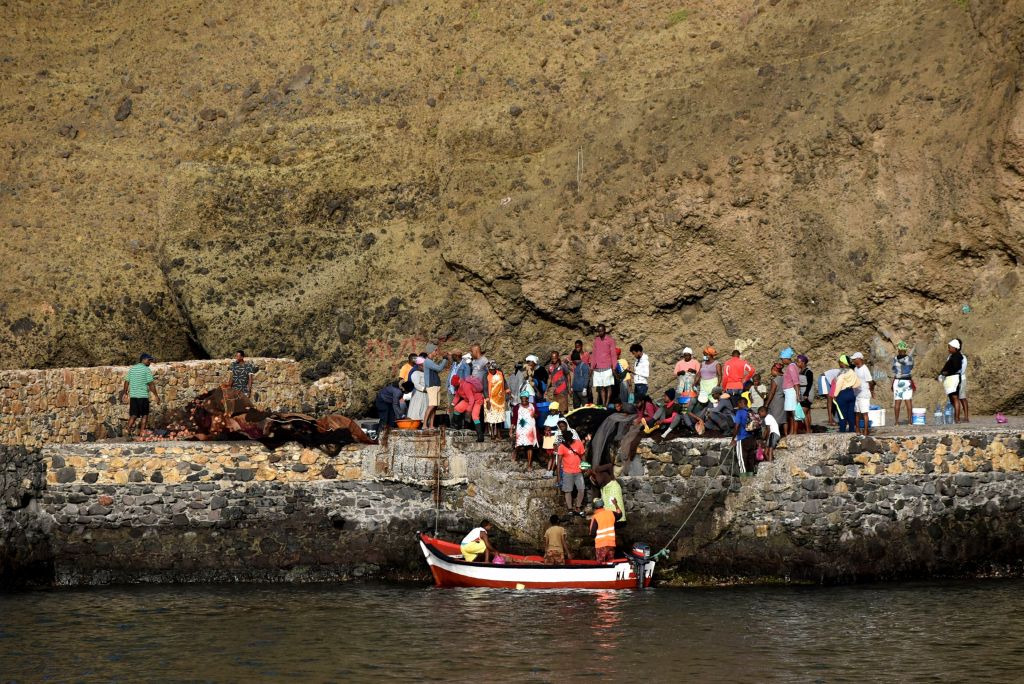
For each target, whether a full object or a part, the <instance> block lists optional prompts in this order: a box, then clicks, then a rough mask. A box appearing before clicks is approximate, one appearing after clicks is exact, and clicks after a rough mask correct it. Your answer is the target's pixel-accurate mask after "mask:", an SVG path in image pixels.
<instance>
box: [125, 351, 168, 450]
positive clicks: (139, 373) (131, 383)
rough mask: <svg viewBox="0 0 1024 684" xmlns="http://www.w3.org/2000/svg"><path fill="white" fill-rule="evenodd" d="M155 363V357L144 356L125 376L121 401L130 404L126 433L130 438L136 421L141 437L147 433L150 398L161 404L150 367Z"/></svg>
mask: <svg viewBox="0 0 1024 684" xmlns="http://www.w3.org/2000/svg"><path fill="white" fill-rule="evenodd" d="M151 363H153V357H152V356H150V355H149V354H143V355H142V356H140V357H139V362H138V363H137V364H135V365H134V366H132V367H131V368H129V369H128V373H127V374H126V375H125V376H124V387H123V388H122V389H121V401H127V402H128V427H127V428H126V430H125V433H126V435H127V436H128V437H131V435H132V428H134V427H135V421H136V420H138V421H139V436H140V437H141V436H142V433H144V432H145V431H146V423H147V421H148V420H149V397H150V395H152V397H153V401H154V402H156V403H157V404H159V403H160V395H158V394H157V393H156V382H155V379H154V377H153V371H152V370H151V369H150V367H149V365H150V364H151Z"/></svg>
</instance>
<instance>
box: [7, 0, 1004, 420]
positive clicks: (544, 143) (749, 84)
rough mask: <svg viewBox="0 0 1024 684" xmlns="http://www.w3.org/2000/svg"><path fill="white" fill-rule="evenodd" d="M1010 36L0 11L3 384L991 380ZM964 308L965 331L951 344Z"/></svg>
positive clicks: (880, 17)
mask: <svg viewBox="0 0 1024 684" xmlns="http://www.w3.org/2000/svg"><path fill="white" fill-rule="evenodd" d="M1022 16H1024V2H1021V1H1020V0H1013V1H1011V2H995V1H979V0H942V1H936V2H933V3H927V4H922V3H903V2H895V1H886V2H878V3H870V4H868V5H857V4H853V5H851V4H850V3H845V2H839V1H838V0H823V1H822V2H816V3H801V2H797V1H795V0H765V1H759V2H754V3H750V2H740V1H733V0H726V1H725V2H720V3H715V4H714V6H713V7H712V6H708V7H703V6H701V7H698V6H693V7H685V6H680V5H678V4H673V3H668V2H649V3H643V4H641V5H638V4H637V3H622V2H613V1H602V2H596V3H593V4H587V5H586V6H583V5H577V4H574V3H557V2H550V1H544V0H541V1H538V2H531V3H511V4H509V3H491V4H484V5H479V4H476V3H459V2H448V1H447V0H442V1H441V2H435V3H430V5H429V6H426V5H422V4H415V3H410V2H405V1H403V0H375V1H368V0H355V1H354V2H351V3H345V4H342V5H338V4H337V3H320V4H315V5H314V4H309V3H303V5H302V6H301V7H298V8H296V7H295V6H294V4H293V3H280V2H278V3H267V4H266V5H264V6H262V7H261V9H260V11H259V12H247V11H243V10H240V9H231V8H223V7H218V6H210V5H206V4H200V3H196V2H193V1H191V0H179V1H177V2H173V3H171V4H166V3H161V4H159V5H158V6H156V5H151V4H146V3H127V4H124V5H120V6H118V7H117V8H116V10H111V8H109V7H106V6H103V7H98V6H92V5H76V6H67V5H66V4H61V5H49V6H45V5H44V6H31V7H30V6H28V5H24V4H17V5H13V6H12V5H8V6H6V7H3V8H0V17H2V19H3V21H2V22H0V25H2V26H3V27H4V28H0V32H2V34H3V36H4V45H5V47H4V48H3V50H2V53H0V60H2V64H3V68H2V69H0V78H2V79H3V80H2V85H3V89H4V93H5V96H4V98H3V102H2V103H0V117H2V118H0V120H2V121H3V124H4V125H3V126H2V127H0V141H2V144H3V146H4V148H5V150H6V153H5V157H4V158H5V160H6V163H5V164H4V166H3V174H2V177H0V195H2V197H3V201H0V225H2V226H3V227H4V228H5V230H4V234H5V240H3V241H2V243H0V260H2V263H3V264H4V266H3V268H4V275H5V278H4V280H5V282H6V283H7V287H6V288H5V290H4V292H3V293H2V295H0V350H2V352H3V353H2V356H0V359H2V361H0V363H2V365H3V366H6V367H18V366H57V365H80V364H98V363H114V362H123V361H124V360H126V359H128V358H131V357H132V356H134V355H136V354H137V353H138V352H139V351H140V350H143V349H145V350H149V351H152V352H153V353H155V354H157V355H158V356H160V357H162V358H165V359H172V358H190V357H203V356H207V355H212V356H223V355H227V354H228V353H229V352H230V351H231V350H233V349H234V348H235V347H238V346H241V347H244V348H246V349H247V350H249V351H250V353H252V354H263V355H294V356H296V358H299V359H300V360H302V361H303V362H304V364H305V365H306V368H307V377H309V378H312V377H317V376H321V375H324V374H327V373H329V372H330V371H332V370H334V369H340V370H345V371H347V372H348V373H349V374H350V375H351V376H352V377H353V378H355V379H356V387H355V388H354V397H353V399H354V402H355V404H356V405H358V404H359V403H360V401H363V402H365V401H366V400H368V399H369V398H370V396H371V392H372V391H373V390H374V389H375V388H376V387H377V386H378V385H379V384H380V383H382V382H383V381H384V380H385V379H386V378H388V377H389V376H390V375H391V373H393V370H394V366H395V363H396V361H397V360H398V359H399V358H400V357H401V356H403V355H404V354H405V353H407V352H409V351H414V350H418V349H419V348H420V347H422V346H425V345H426V344H427V343H428V342H437V341H442V342H444V343H446V344H448V345H450V346H461V345H463V344H465V343H468V342H470V341H476V340H479V341H481V342H483V343H484V345H485V346H486V347H487V348H488V349H491V350H494V354H492V355H494V356H497V357H498V358H505V359H507V358H510V357H511V355H513V354H516V355H518V354H522V353H526V352H527V351H543V350H546V349H548V348H551V347H554V346H557V347H561V348H565V347H566V346H567V341H571V340H572V339H574V338H575V337H577V336H580V335H584V334H589V333H590V332H591V331H592V329H593V327H594V326H595V325H596V324H597V323H598V322H599V321H607V322H609V323H610V324H611V325H612V327H613V332H614V333H615V334H616V336H617V337H619V338H621V339H624V340H627V341H633V340H637V341H640V342H642V343H643V344H644V345H645V346H646V347H647V348H649V349H650V350H651V351H652V352H653V354H652V358H653V360H654V362H655V368H656V369H658V368H659V366H660V369H661V370H660V372H659V371H658V370H656V371H655V381H656V382H660V381H662V380H666V381H667V379H668V377H669V375H670V373H667V372H665V371H666V370H667V366H668V362H670V361H672V360H674V358H675V356H676V355H677V354H678V351H679V348H680V347H681V346H682V345H683V344H690V345H691V346H697V345H703V344H706V343H707V342H709V341H711V342H714V343H715V344H717V345H718V346H719V347H726V348H728V347H731V346H734V345H735V346H739V347H741V348H744V349H745V350H749V351H748V352H747V353H748V354H749V355H750V356H751V357H752V358H753V359H755V360H756V361H758V362H759V364H760V363H763V362H764V361H766V360H767V359H768V358H770V356H772V355H773V353H774V352H775V351H777V348H778V347H779V346H780V345H784V344H792V345H793V346H795V347H798V348H800V349H801V350H807V351H809V353H811V354H812V355H813V356H815V357H816V358H818V359H821V361H820V362H819V363H818V364H817V366H818V368H820V369H823V368H825V367H829V366H831V365H833V364H831V363H830V362H828V361H826V360H825V359H824V358H823V357H824V356H825V355H833V354H836V353H837V352H840V351H847V350H852V349H854V348H860V349H862V350H865V351H870V352H871V353H873V354H875V355H876V357H875V359H874V362H875V363H877V364H883V365H884V362H885V360H886V358H887V356H888V354H889V353H890V350H891V344H892V343H894V342H895V341H896V340H897V339H900V338H906V339H908V340H911V341H913V342H914V343H915V345H916V347H917V352H918V357H919V364H920V366H921V367H922V369H923V370H927V371H928V372H927V373H925V374H926V375H928V374H931V372H932V371H933V370H934V371H937V369H938V367H939V365H940V363H941V360H942V358H943V354H944V344H943V343H944V342H945V340H946V339H948V337H950V336H954V335H956V336H959V337H962V338H964V339H965V340H966V343H967V345H966V347H965V350H966V352H967V354H968V356H969V358H970V359H971V363H972V372H973V386H974V387H975V388H976V389H977V388H981V387H984V389H985V392H984V394H981V393H979V394H977V395H976V399H975V401H976V403H975V408H976V410H978V409H991V408H995V407H1002V408H1004V409H1024V392H1022V391H1021V390H1020V388H1019V383H1016V382H1013V381H1012V374H1011V373H1007V364H1008V363H1011V362H1012V359H1013V358H1015V357H1016V356H1017V355H1018V354H1019V352H1018V350H1019V348H1020V346H1021V344H1022V342H1024V326H1021V325H1020V324H1019V322H1018V321H1017V320H1016V316H1015V315H1014V312H1015V311H1017V310H1018V307H1019V305H1020V304H1021V303H1024V290H1022V288H1021V287H1019V280H1020V275H1021V267H1020V260H1021V256H1022V253H1024V98H1021V97H1020V92H1019V83H1020V79H1021V68H1022V67H1021V62H1022V49H1024V22H1022V19H1021V17H1022ZM965 305H968V306H969V307H970V313H969V314H965V313H962V311H963V310H964V309H963V307H964V306H965Z"/></svg>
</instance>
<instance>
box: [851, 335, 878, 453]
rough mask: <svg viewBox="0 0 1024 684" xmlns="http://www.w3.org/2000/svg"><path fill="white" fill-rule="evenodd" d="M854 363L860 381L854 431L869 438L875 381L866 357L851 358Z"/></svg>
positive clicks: (855, 355)
mask: <svg viewBox="0 0 1024 684" xmlns="http://www.w3.org/2000/svg"><path fill="white" fill-rule="evenodd" d="M850 360H851V361H853V366H854V368H853V370H854V373H856V374H857V378H858V379H859V380H860V391H858V392H857V405H856V411H855V413H854V416H855V417H854V419H853V431H854V432H860V434H862V435H865V436H867V435H868V434H870V433H871V430H870V427H871V426H870V425H868V411H870V410H871V394H872V393H873V392H874V390H875V379H874V378H873V377H871V369H870V368H868V366H867V364H866V363H864V355H863V354H861V353H860V352H857V353H855V354H854V355H853V356H851V357H850ZM861 419H863V420H864V431H863V432H861V426H860V421H861Z"/></svg>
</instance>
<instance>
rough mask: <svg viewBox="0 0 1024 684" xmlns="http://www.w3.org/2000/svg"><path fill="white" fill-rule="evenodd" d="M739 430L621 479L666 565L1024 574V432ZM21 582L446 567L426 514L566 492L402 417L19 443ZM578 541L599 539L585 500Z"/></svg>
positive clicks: (534, 523) (800, 571) (773, 571)
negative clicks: (312, 430)
mask: <svg viewBox="0 0 1024 684" xmlns="http://www.w3.org/2000/svg"><path fill="white" fill-rule="evenodd" d="M728 446H729V445H728V442H727V441H726V440H711V439H678V440H672V441H669V442H664V443H657V442H654V441H650V440H646V441H644V442H643V443H642V444H641V447H640V450H639V452H638V454H639V458H640V459H641V461H642V463H643V466H644V470H645V474H644V475H642V476H633V477H623V478H621V481H622V485H623V489H624V492H625V497H626V501H627V510H628V516H629V520H628V522H627V524H626V525H624V526H621V529H620V531H619V536H620V542H621V543H622V544H623V545H626V544H629V543H632V542H633V541H640V540H642V541H646V542H648V543H650V544H651V545H652V546H654V547H655V548H656V549H657V548H661V546H662V545H663V544H665V543H667V542H668V540H669V539H670V538H671V536H672V534H673V533H674V532H675V530H676V529H677V527H678V525H679V524H680V523H681V522H682V521H683V519H684V518H686V517H687V516H688V515H689V514H690V513H691V512H693V516H692V519H691V521H690V523H689V524H688V525H687V526H686V528H684V530H683V533H682V534H681V535H680V537H679V539H678V540H677V541H676V543H674V544H673V545H672V547H671V549H670V551H671V555H670V558H669V559H668V560H667V561H665V562H663V563H662V565H661V570H660V571H659V575H660V576H661V577H662V578H663V579H670V578H673V577H675V578H680V579H694V580H705V579H708V578H726V579H730V578H731V579H745V580H753V581H758V580H773V579H783V580H785V579H790V580H797V579H799V580H809V581H822V582H837V581H855V580H863V579H883V578H897V577H927V576H936V575H947V576H964V575H977V574H998V573H1004V574H1005V573H1014V574H1016V573H1020V572H1021V569H1022V562H1024V507H1022V505H1021V504H1022V501H1024V438H1022V435H1021V434H1020V432H1019V430H1017V431H1014V430H1008V429H1002V430H998V429H989V430H973V431H970V432H954V431H949V432H946V433H937V434H929V435H914V434H908V435H907V436H893V437H876V438H868V439H865V438H860V437H855V438H851V437H850V436H848V435H810V436H801V437H797V438H793V439H791V440H789V444H788V448H786V449H781V450H779V452H778V458H777V460H776V461H775V462H774V463H770V464H769V463H765V464H762V465H761V468H760V470H759V472H758V473H757V474H756V475H754V476H751V477H738V476H736V475H735V473H734V471H733V466H732V460H731V456H730V452H729V450H728ZM2 453H4V454H5V458H7V463H8V464H9V465H8V467H9V468H10V472H16V475H15V476H14V477H13V478H12V477H10V476H8V477H6V479H5V480H4V481H3V482H4V494H5V504H4V508H3V510H2V511H0V513H2V514H3V515H2V516H0V525H2V526H3V527H0V540H2V541H3V542H4V545H2V546H0V568H6V577H7V579H6V581H7V582H8V583H11V582H13V581H15V580H18V581H25V580H36V581H37V582H39V583H43V584H50V583H56V584H81V583H97V582H111V581H116V582H127V581H188V580H239V581H242V580H245V581H276V580H310V581H312V580H323V579H341V578H347V577H354V576H359V575H362V574H376V575H385V576H391V577H419V578H424V577H426V566H425V564H424V563H423V561H422V559H421V557H420V556H419V552H418V549H417V548H416V546H415V545H414V543H413V540H412V537H411V532H412V531H414V530H415V529H431V530H432V529H433V528H434V525H435V520H436V521H437V522H436V524H437V526H438V529H439V531H440V532H441V533H442V534H443V535H446V536H448V537H450V538H458V536H460V535H461V534H462V533H464V532H465V531H466V530H467V529H468V528H469V526H471V525H472V524H473V523H474V522H475V521H476V520H478V519H479V518H481V517H488V518H491V519H492V520H494V521H495V523H496V524H497V526H498V528H499V533H498V534H497V535H496V536H497V539H498V541H499V543H501V544H502V545H508V546H514V547H517V548H523V547H527V548H529V547H533V548H535V547H536V545H537V544H538V543H539V538H540V535H541V532H542V531H543V529H544V527H545V525H546V521H547V518H548V516H549V515H551V514H552V513H559V514H563V513H564V512H565V510H564V503H563V501H562V497H561V495H560V494H559V493H558V492H557V491H556V490H555V488H554V482H553V480H552V479H551V478H548V477H545V476H544V475H543V474H542V472H541V471H540V470H536V471H534V472H532V473H527V472H524V471H523V469H522V465H521V464H520V465H513V464H512V463H511V460H510V459H509V457H508V452H507V445H506V444H495V443H491V442H487V443H484V444H477V443H475V442H474V441H473V437H472V435H468V434H451V433H449V434H448V435H443V434H442V433H434V434H423V433H404V432H396V433H393V434H392V435H390V439H388V440H387V442H386V443H385V444H382V445H380V446H372V447H363V448H351V449H347V450H345V451H342V452H341V453H340V454H339V455H338V456H337V457H327V456H325V455H323V454H322V453H320V452H318V451H313V450H309V449H303V448H300V447H295V446H288V447H284V448H282V449H278V450H277V451H275V452H269V451H267V450H266V449H264V448H263V447H262V446H260V445H258V444H253V443H185V442H181V443H142V444H77V445H51V446H49V447H47V448H45V449H42V450H35V451H33V450H27V449H22V450H20V451H18V450H10V449H7V450H6V451H3V452H2ZM569 529H570V534H571V536H572V537H573V543H574V545H575V546H576V547H577V549H578V550H579V551H580V552H581V553H582V554H583V555H586V554H588V553H590V551H591V549H590V546H591V542H590V540H589V539H588V538H587V537H586V523H585V521H584V520H583V519H579V518H573V519H572V520H570V522H569Z"/></svg>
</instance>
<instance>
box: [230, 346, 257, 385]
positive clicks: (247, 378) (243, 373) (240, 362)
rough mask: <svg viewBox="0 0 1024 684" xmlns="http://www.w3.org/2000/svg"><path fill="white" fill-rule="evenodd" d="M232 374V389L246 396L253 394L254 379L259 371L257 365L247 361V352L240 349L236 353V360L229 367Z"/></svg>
mask: <svg viewBox="0 0 1024 684" xmlns="http://www.w3.org/2000/svg"><path fill="white" fill-rule="evenodd" d="M228 370H229V371H230V372H231V387H232V389H236V390H238V391H239V392H241V393H242V394H244V395H245V396H247V397H248V396H249V395H251V394H252V378H253V376H254V375H256V373H257V372H258V371H259V369H258V368H256V364H254V363H253V362H251V361H246V360H245V352H244V351H242V350H241V349H239V350H238V351H236V352H235V360H234V361H232V362H231V364H230V365H229V366H228Z"/></svg>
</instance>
